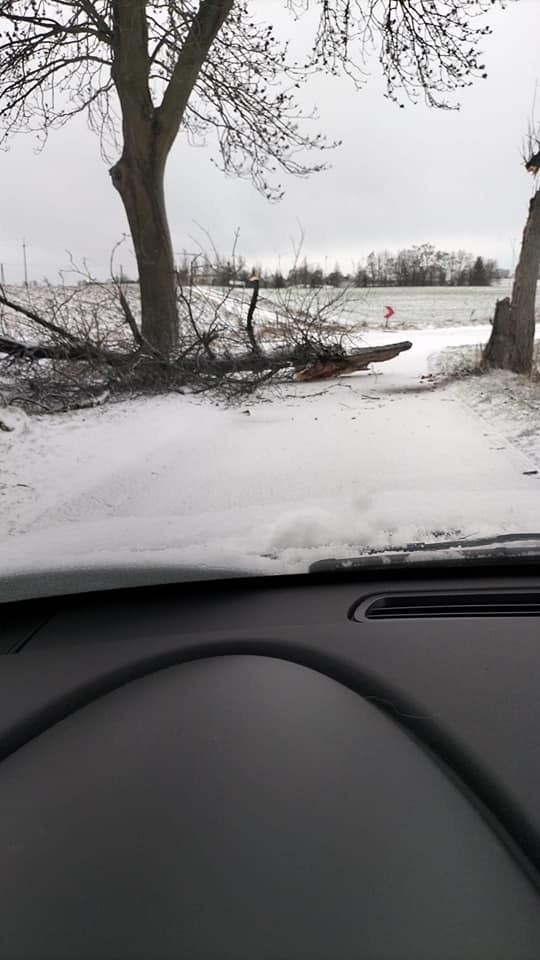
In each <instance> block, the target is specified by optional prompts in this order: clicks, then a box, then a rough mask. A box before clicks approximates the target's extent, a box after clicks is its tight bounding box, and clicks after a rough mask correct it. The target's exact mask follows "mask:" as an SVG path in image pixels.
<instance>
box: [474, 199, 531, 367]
mask: <svg viewBox="0 0 540 960" xmlns="http://www.w3.org/2000/svg"><path fill="white" fill-rule="evenodd" d="M539 271H540V190H538V191H537V192H536V193H535V195H534V197H533V198H532V200H531V201H530V204H529V215H528V217H527V223H526V224H525V230H524V231H523V240H522V244H521V252H520V255H519V262H518V265H517V268H516V273H515V277H514V285H513V288H512V298H511V300H508V298H506V299H505V300H500V301H499V302H498V303H497V308H496V310H495V317H494V319H493V329H492V331H491V336H490V338H489V341H488V343H487V345H486V348H485V350H484V356H483V358H482V359H483V365H484V366H485V367H495V368H502V369H505V370H512V371H513V372H514V373H524V374H530V373H531V371H532V367H533V358H534V334H535V326H536V314H535V310H536V287H537V283H538V274H539Z"/></svg>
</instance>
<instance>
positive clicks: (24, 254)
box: [22, 240, 28, 287]
mask: <svg viewBox="0 0 540 960" xmlns="http://www.w3.org/2000/svg"><path fill="white" fill-rule="evenodd" d="M22 250H23V263H24V285H25V287H27V286H28V264H27V262H26V240H23V242H22Z"/></svg>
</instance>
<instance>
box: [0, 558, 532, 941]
mask: <svg viewBox="0 0 540 960" xmlns="http://www.w3.org/2000/svg"><path fill="white" fill-rule="evenodd" d="M105 580H106V578H105V577H104V579H103V582H104V583H105ZM120 580H121V578H117V581H116V582H115V579H114V576H112V575H109V579H108V581H107V582H108V583H109V586H114V588H113V589H103V588H102V589H99V590H93V591H92V592H77V591H76V583H75V582H72V583H71V587H70V590H71V592H69V593H68V592H66V593H65V594H64V595H62V594H58V593H57V594H56V595H51V596H42V597H38V598H34V599H30V600H24V599H20V600H18V601H15V602H11V603H4V604H2V606H1V620H2V629H1V632H0V638H1V652H2V670H0V749H1V762H0V836H1V840H0V844H1V856H0V864H1V867H0V869H1V874H2V880H1V889H2V894H1V899H0V904H1V906H0V957H2V958H4V957H5V958H10V960H14V958H18V957H21V958H23V957H24V958H36V960H37V958H40V960H45V958H51V960H52V958H54V960H63V958H70V960H73V958H96V957H107V958H113V957H114V958H118V960H120V958H121V960H127V958H129V960H133V958H141V960H142V958H145V960H149V958H153V960H162V958H163V960H165V958H167V960H169V958H173V957H174V958H178V957H186V958H205V960H224V958H227V960H228V958H230V960H233V958H234V960H254V958H257V960H283V958H287V960H288V958H290V960H293V958H294V960H314V958H320V960H323V958H325V960H328V958H332V960H345V958H347V960H352V958H373V960H375V958H377V960H381V958H415V960H420V958H425V960H428V958H429V960H443V958H444V960H451V958H452V960H455V958H460V960H465V958H475V960H478V958H489V960H496V958H501V960H502V958H505V960H508V958H513V960H517V958H531V960H532V958H536V957H538V956H540V875H539V868H540V764H539V762H538V757H539V753H540V696H539V686H540V645H539V643H538V637H539V634H538V623H539V620H538V617H539V615H540V574H539V572H538V569H537V567H535V565H534V563H532V562H531V561H530V560H528V559H526V560H525V561H524V562H522V563H519V562H517V563H516V562H515V561H514V562H513V563H512V564H511V565H510V564H507V563H505V562H499V563H496V562H493V561H491V562H484V563H482V562H480V561H476V562H475V563H471V562H469V563H468V564H467V566H466V569H465V568H464V567H463V566H461V565H459V564H455V565H453V564H451V563H448V562H440V563H437V564H434V563H433V562H430V563H429V564H427V563H423V562H422V561H421V560H420V561H419V562H417V563H409V564H407V565H406V566H404V567H397V566H393V565H384V564H382V565H381V566H380V568H379V569H374V568H373V567H371V568H366V569H352V570H349V571H348V572H347V571H346V570H340V571H333V572H332V571H324V570H323V571H320V572H313V573H311V574H306V575H305V576H283V577H282V576H278V577H265V578H258V577H253V578H238V579H228V580H224V579H217V578H216V579H212V580H208V581H204V582H195V581H193V582H187V583H186V582H184V583H180V584H178V583H173V582H171V583H165V584H150V585H148V586H144V585H140V584H138V585H137V586H133V587H129V586H126V585H125V584H124V585H123V586H119V583H120ZM115 583H116V585H115Z"/></svg>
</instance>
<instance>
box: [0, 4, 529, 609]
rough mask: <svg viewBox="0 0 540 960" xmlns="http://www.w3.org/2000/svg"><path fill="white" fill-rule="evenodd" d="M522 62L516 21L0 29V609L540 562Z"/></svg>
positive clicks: (118, 20) (32, 16) (322, 15)
mask: <svg viewBox="0 0 540 960" xmlns="http://www.w3.org/2000/svg"><path fill="white" fill-rule="evenodd" d="M539 55H540V4H538V3H537V2H526V0H522V2H509V3H492V2H487V0H452V2H447V0H441V2H436V3H433V4H416V3H410V4H403V3H397V2H395V0H375V2H367V0H325V2H323V0H302V2H300V0H298V2H296V0H249V2H245V0H175V2H174V3H172V4H171V3H162V2H161V0H147V2H146V3H144V2H143V3H138V4H133V3H132V2H131V0H118V2H117V3H115V4H112V5H111V4H110V3H109V2H106V0H93V2H87V0H85V2H82V0H70V2H69V3H59V2H55V0H13V2H11V3H9V4H0V133H1V136H2V138H3V140H2V142H3V145H4V146H5V147H6V150H5V151H4V152H2V153H0V165H1V183H2V222H1V225H0V505H1V506H0V511H1V512H0V579H1V580H3V582H4V586H3V593H2V598H3V599H6V598H7V599H10V598H15V597H16V596H18V595H19V593H18V592H17V591H18V588H17V586H16V583H17V582H20V578H21V577H23V578H24V577H25V576H27V575H31V576H32V577H33V580H32V583H33V586H32V589H31V590H30V592H32V590H34V591H35V592H36V593H39V592H40V589H41V592H46V591H47V589H49V590H50V591H52V592H60V591H61V589H62V584H64V585H65V583H67V580H65V579H64V580H63V579H62V575H63V574H64V575H66V576H67V575H68V574H70V573H73V572H74V571H77V572H81V573H80V577H79V573H77V576H78V577H79V579H77V581H76V582H77V584H78V586H79V587H80V588H84V587H85V585H92V583H94V582H95V581H93V580H92V571H96V570H101V571H107V570H109V571H113V570H115V571H117V572H118V571H131V572H136V576H137V577H138V578H139V579H138V582H148V581H149V580H154V581H155V580H158V581H159V579H160V577H161V578H166V579H177V580H188V579H193V578H194V577H195V578H197V577H201V578H205V577H215V576H240V575H253V574H268V575H270V574H282V573H304V572H307V571H309V570H310V569H311V570H315V569H317V568H318V566H317V565H319V564H320V563H321V562H328V561H335V560H340V561H341V560H345V561H350V560H354V559H358V558H364V559H365V558H367V562H368V563H372V564H376V563H377V562H380V561H381V558H382V559H384V558H387V557H388V556H389V555H405V556H406V558H407V560H410V559H413V558H414V557H416V556H418V554H419V553H420V554H422V558H423V560H425V561H426V562H427V561H429V560H431V559H433V561H435V560H436V559H437V558H439V559H440V557H441V555H442V554H444V552H445V551H447V554H448V556H449V557H451V556H456V551H457V555H459V557H460V558H466V557H467V556H470V557H473V556H477V555H478V551H479V550H480V551H481V553H482V555H483V556H484V557H488V558H489V557H490V556H497V555H500V552H501V550H504V553H505V556H516V557H519V556H522V555H523V552H524V551H527V553H528V554H529V555H530V554H531V553H532V554H533V555H534V554H535V553H536V552H537V553H539V554H540V533H539V530H540V509H539V506H540V475H539V473H538V470H539V463H540V433H539V427H540V387H539V381H538V355H537V349H536V344H535V322H536V316H537V302H536V288H537V282H538V277H539V271H540V179H539V176H540V175H539V171H540V100H539V97H538V95H537V76H538V63H539V61H540V56H539ZM469 548H471V549H470V551H469V552H468V550H469ZM472 548H474V549H472ZM53 575H54V576H53ZM51 576H53V579H51ZM47 577H48V578H49V579H47ZM40 578H43V579H42V583H43V584H48V586H43V587H41V588H40V586H39V584H40V582H41V581H40ZM89 588H90V587H89ZM23 592H24V591H23Z"/></svg>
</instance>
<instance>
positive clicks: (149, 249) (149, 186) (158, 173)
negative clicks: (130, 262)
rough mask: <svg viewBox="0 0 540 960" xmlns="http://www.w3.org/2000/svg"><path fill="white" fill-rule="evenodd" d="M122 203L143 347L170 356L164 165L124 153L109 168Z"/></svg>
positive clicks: (173, 315) (173, 317) (173, 326)
mask: <svg viewBox="0 0 540 960" xmlns="http://www.w3.org/2000/svg"><path fill="white" fill-rule="evenodd" d="M110 173H111V178H112V182H113V184H114V186H115V187H116V189H117V190H118V193H119V194H120V196H121V198H122V202H123V204H124V208H125V211H126V215H127V218H128V223H129V228H130V231H131V237H132V240H133V246H134V249H135V257H136V260H137V267H138V271H139V287H140V294H141V333H142V338H143V341H144V343H145V344H147V345H148V346H150V347H151V348H152V349H153V350H155V351H156V352H157V353H159V354H160V355H162V356H164V357H167V356H170V354H171V351H172V350H173V349H174V347H175V346H176V343H177V338H178V314H177V304H176V274H175V266H174V256H173V250H172V244H171V236H170V233H169V225H168V222H167V214H166V211H165V199H164V192H163V178H164V163H160V162H158V161H156V160H154V159H147V158H146V157H143V158H140V157H138V156H130V154H129V153H128V152H126V151H124V153H123V155H122V157H121V158H120V160H119V161H118V163H116V164H115V165H114V167H112V168H111V171H110Z"/></svg>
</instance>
